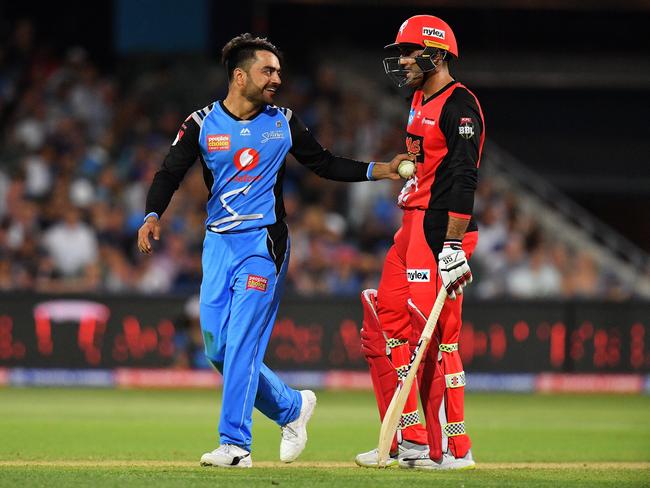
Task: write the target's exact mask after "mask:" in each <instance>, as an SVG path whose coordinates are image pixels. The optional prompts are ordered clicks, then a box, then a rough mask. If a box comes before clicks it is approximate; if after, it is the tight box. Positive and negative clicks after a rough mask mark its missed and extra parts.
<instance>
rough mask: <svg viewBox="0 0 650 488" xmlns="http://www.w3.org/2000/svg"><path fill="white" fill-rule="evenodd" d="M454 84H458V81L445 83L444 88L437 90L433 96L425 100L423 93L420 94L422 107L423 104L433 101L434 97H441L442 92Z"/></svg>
mask: <svg viewBox="0 0 650 488" xmlns="http://www.w3.org/2000/svg"><path fill="white" fill-rule="evenodd" d="M456 83H458V81H456V80H451V81H450V82H449V83H447V84H446V85H445V86H443V87H442V88H441V89H440V90H438V91H437V92H435V93H434V94H433V95H431V96H430V97H429V98H427V99H425V98H424V93H422V105H424V104H426V103H429V102H430V101H431V100H433V99H434V98H436V97H438V96H439V95H441V94H442V93H443V92H445V91H446V90H447V89H449V87H450V86H452V85H455V84H456Z"/></svg>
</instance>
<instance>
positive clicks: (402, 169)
mask: <svg viewBox="0 0 650 488" xmlns="http://www.w3.org/2000/svg"><path fill="white" fill-rule="evenodd" d="M397 172H398V173H399V175H400V176H401V177H402V178H404V179H405V180H408V179H409V178H410V177H411V176H413V173H415V163H414V162H413V161H411V160H410V159H405V160H404V161H402V162H401V163H399V166H398V167H397Z"/></svg>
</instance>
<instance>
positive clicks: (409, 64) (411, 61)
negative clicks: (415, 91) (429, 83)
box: [399, 47, 424, 88]
mask: <svg viewBox="0 0 650 488" xmlns="http://www.w3.org/2000/svg"><path fill="white" fill-rule="evenodd" d="M423 52H424V49H418V48H412V47H407V48H401V49H400V57H399V64H400V65H401V66H402V68H403V69H404V70H406V71H407V72H406V83H405V85H404V86H408V87H411V88H417V87H419V86H420V85H422V83H423V81H424V73H423V72H422V70H421V69H420V67H419V66H418V65H417V63H416V62H415V58H416V57H417V56H420V55H421V54H422V53H423Z"/></svg>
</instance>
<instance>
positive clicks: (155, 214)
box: [143, 212, 160, 222]
mask: <svg viewBox="0 0 650 488" xmlns="http://www.w3.org/2000/svg"><path fill="white" fill-rule="evenodd" d="M149 217H156V219H158V220H160V217H158V214H157V213H156V212H149V213H148V214H147V215H145V216H144V219H143V222H146V221H147V219H148V218H149Z"/></svg>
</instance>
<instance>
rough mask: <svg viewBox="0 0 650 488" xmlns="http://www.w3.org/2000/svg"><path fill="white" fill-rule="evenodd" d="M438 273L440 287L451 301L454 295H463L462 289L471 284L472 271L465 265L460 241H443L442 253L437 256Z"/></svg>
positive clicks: (465, 259)
mask: <svg viewBox="0 0 650 488" xmlns="http://www.w3.org/2000/svg"><path fill="white" fill-rule="evenodd" d="M438 271H439V272H440V278H441V279H442V286H444V287H445V288H446V289H447V295H449V298H451V299H452V300H455V299H456V293H458V294H459V295H460V294H462V293H463V287H465V286H467V285H468V284H469V283H471V282H472V271H471V270H470V269H469V264H467V258H466V257H465V251H463V246H462V241H460V240H456V239H449V240H446V241H445V244H444V245H443V247H442V251H441V252H440V254H438Z"/></svg>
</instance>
